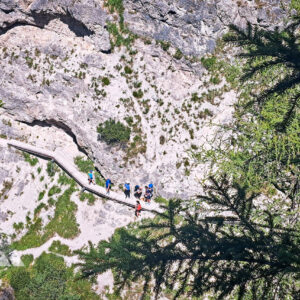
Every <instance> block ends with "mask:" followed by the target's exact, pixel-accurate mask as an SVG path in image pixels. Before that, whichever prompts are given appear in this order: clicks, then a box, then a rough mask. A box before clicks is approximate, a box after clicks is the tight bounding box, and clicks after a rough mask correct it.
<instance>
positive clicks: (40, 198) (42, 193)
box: [38, 191, 46, 201]
mask: <svg viewBox="0 0 300 300" xmlns="http://www.w3.org/2000/svg"><path fill="white" fill-rule="evenodd" d="M45 193H46V191H41V192H40V193H39V197H38V200H39V201H41V200H42V199H43V198H44V196H45Z"/></svg>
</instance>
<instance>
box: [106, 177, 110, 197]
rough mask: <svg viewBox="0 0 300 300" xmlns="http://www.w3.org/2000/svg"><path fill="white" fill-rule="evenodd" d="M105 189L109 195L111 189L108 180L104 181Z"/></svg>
mask: <svg viewBox="0 0 300 300" xmlns="http://www.w3.org/2000/svg"><path fill="white" fill-rule="evenodd" d="M105 187H106V194H109V191H110V188H111V180H110V179H109V178H107V179H106V181H105Z"/></svg>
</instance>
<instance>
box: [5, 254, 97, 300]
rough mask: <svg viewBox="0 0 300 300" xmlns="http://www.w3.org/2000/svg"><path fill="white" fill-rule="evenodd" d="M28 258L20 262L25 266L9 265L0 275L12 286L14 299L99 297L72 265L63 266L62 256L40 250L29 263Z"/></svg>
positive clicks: (93, 299) (83, 298) (44, 299)
mask: <svg viewBox="0 0 300 300" xmlns="http://www.w3.org/2000/svg"><path fill="white" fill-rule="evenodd" d="M22 257H23V256H22ZM28 259H29V256H28V258H26V264H25V263H24V264H25V267H11V268H9V269H8V270H7V271H6V272H4V275H3V276H2V277H4V280H5V281H8V283H9V284H10V285H11V287H12V288H13V289H14V292H15V297H16V299H18V300H58V299H60V300H63V299H64V300H85V299H88V300H96V299H99V296H98V295H96V294H95V293H94V292H93V290H92V284H91V283H90V282H89V281H88V280H87V279H81V278H80V276H79V274H76V273H74V268H73V267H70V268H69V267H67V266H66V264H65V262H64V259H63V258H62V257H59V256H57V255H55V254H52V253H50V254H46V253H43V254H42V255H41V256H40V257H38V258H37V259H36V261H35V263H34V264H33V266H31V265H30V263H29V264H28V262H29V260H28ZM31 259H32V257H31V258H30V260H31Z"/></svg>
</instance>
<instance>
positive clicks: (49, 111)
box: [0, 0, 289, 198]
mask: <svg viewBox="0 0 300 300" xmlns="http://www.w3.org/2000/svg"><path fill="white" fill-rule="evenodd" d="M288 2H289V1H286V3H288ZM239 3H240V5H238V4H237V2H236V1H225V0H224V1H179V0H178V1H172V4H168V2H167V1H129V0H126V1H124V7H125V12H124V18H125V23H126V24H128V25H129V28H130V29H131V30H132V31H134V32H136V33H138V34H141V35H143V36H146V37H147V38H150V40H151V37H152V38H154V39H158V40H166V41H170V42H171V43H172V45H174V46H175V48H176V47H178V48H180V49H181V50H182V51H183V52H184V53H186V54H191V55H198V54H201V53H205V52H209V51H213V49H214V46H215V44H216V39H217V38H218V37H220V36H221V34H222V33H223V32H224V30H225V25H227V24H229V23H231V22H234V23H236V24H238V25H244V24H245V22H246V20H247V19H248V20H250V21H251V22H253V23H259V24H260V25H263V26H267V25H268V24H271V25H272V26H273V25H275V24H276V25H277V24H280V22H281V21H282V18H283V16H284V12H283V11H282V10H281V8H280V7H279V4H278V3H279V1H260V2H259V3H261V4H260V7H259V5H258V4H257V1H242V0H241V1H239ZM0 5H1V6H0V68H1V72H0V99H1V100H3V102H4V103H5V105H4V110H3V114H4V115H5V116H7V117H9V118H13V119H15V120H18V121H21V122H25V123H26V124H28V126H31V132H32V135H34V131H35V126H41V127H43V126H46V127H47V126H53V127H54V128H61V129H63V130H64V131H65V132H67V133H68V134H69V135H70V136H71V137H72V138H73V141H74V142H75V143H77V144H78V146H79V147H80V149H81V150H82V151H84V152H85V153H87V154H88V155H89V156H90V158H91V159H93V160H94V161H95V162H96V165H97V167H98V168H99V170H100V171H101V172H102V174H103V175H104V177H110V178H111V179H112V181H113V182H114V183H115V184H116V185H119V184H122V183H124V182H125V181H130V182H131V183H132V185H134V184H136V183H138V184H141V185H144V184H148V183H150V181H152V182H153V183H154V184H155V187H156V189H157V191H158V193H159V194H162V195H163V196H166V197H181V198H189V197H192V196H194V195H195V194H197V193H199V181H200V179H201V176H202V175H203V172H204V168H205V166H203V165H199V163H198V161H197V160H195V159H194V158H193V157H192V156H191V150H193V149H194V150H195V149H197V147H198V146H199V145H200V144H203V143H205V142H206V140H207V138H208V137H209V136H210V135H212V133H213V132H212V129H211V128H210V126H209V123H210V122H214V123H219V124H224V123H228V122H230V116H231V112H232V106H231V105H232V103H233V102H234V101H235V99H236V94H235V92H233V91H225V90H224V91H223V92H222V93H217V94H218V95H216V96H215V97H214V99H213V101H210V102H209V101H206V102H205V101H203V102H201V101H198V102H197V101H194V100H195V99H194V100H191V99H192V95H193V94H195V93H196V94H197V95H199V96H201V94H202V93H208V92H210V91H212V90H218V89H221V88H222V86H223V84H224V81H223V80H221V82H220V83H219V84H215V85H213V86H209V87H208V86H207V83H205V82H207V81H208V78H207V76H204V75H201V74H202V73H203V72H202V69H203V68H202V67H201V65H200V64H199V63H191V62H189V61H187V60H185V59H181V60H179V59H176V58H174V57H173V54H174V51H175V48H172V49H171V50H170V51H169V52H165V51H163V50H162V49H161V47H160V46H159V45H157V44H156V43H155V41H153V40H152V42H151V43H150V44H149V42H147V43H144V42H143V41H142V39H137V40H136V41H135V43H134V44H132V45H131V48H132V50H134V51H131V52H129V51H126V50H125V48H121V49H115V51H114V52H113V53H110V49H111V46H110V41H109V35H108V32H107V30H106V28H105V24H106V22H107V21H114V19H117V18H116V16H112V15H110V14H109V13H108V10H107V8H105V7H104V6H103V2H101V1H96V0H95V1H84V0H82V1H71V0H60V1H42V0H38V1H8V0H7V1H1V3H0ZM172 51H173V53H172ZM125 67H128V68H129V69H127V71H128V72H127V71H125ZM104 77H107V78H108V79H109V84H108V85H105V84H103V82H102V79H103V78H104ZM139 91H140V92H139ZM138 92H139V93H138ZM197 99H198V98H196V100H197ZM204 112H205V113H204ZM208 112H209V113H208ZM109 118H113V119H116V120H120V121H121V122H123V123H125V124H126V123H127V122H128V123H129V124H131V127H132V134H131V140H130V143H129V146H128V147H127V148H124V147H121V146H108V145H107V144H106V143H104V142H103V141H101V140H99V138H98V134H97V132H96V128H97V126H98V124H99V123H100V122H104V121H105V120H107V119H109ZM4 127H5V128H4ZM0 130H1V134H4V135H5V136H7V137H8V138H14V137H15V136H16V135H17V136H22V132H19V133H16V129H15V128H13V127H11V126H0ZM41 138H42V137H41ZM24 139H26V137H24ZM53 140H54V141H55V136H53ZM53 144H55V143H51V142H50V143H49V141H48V142H47V143H46V142H45V144H44V145H40V146H44V147H46V148H47V147H48V148H53V147H54V146H53ZM0 176H1V178H2V177H4V176H5V174H4V173H3V174H2V173H1V175H0Z"/></svg>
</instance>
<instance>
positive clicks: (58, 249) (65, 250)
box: [49, 241, 72, 256]
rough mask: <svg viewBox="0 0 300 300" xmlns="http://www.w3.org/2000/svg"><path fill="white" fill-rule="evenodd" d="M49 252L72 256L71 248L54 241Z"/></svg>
mask: <svg viewBox="0 0 300 300" xmlns="http://www.w3.org/2000/svg"><path fill="white" fill-rule="evenodd" d="M49 251H51V252H53V253H58V254H61V255H65V256H72V251H71V250H70V248H69V246H68V245H64V244H62V243H61V242H60V241H53V242H52V244H51V246H50V247H49Z"/></svg>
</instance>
